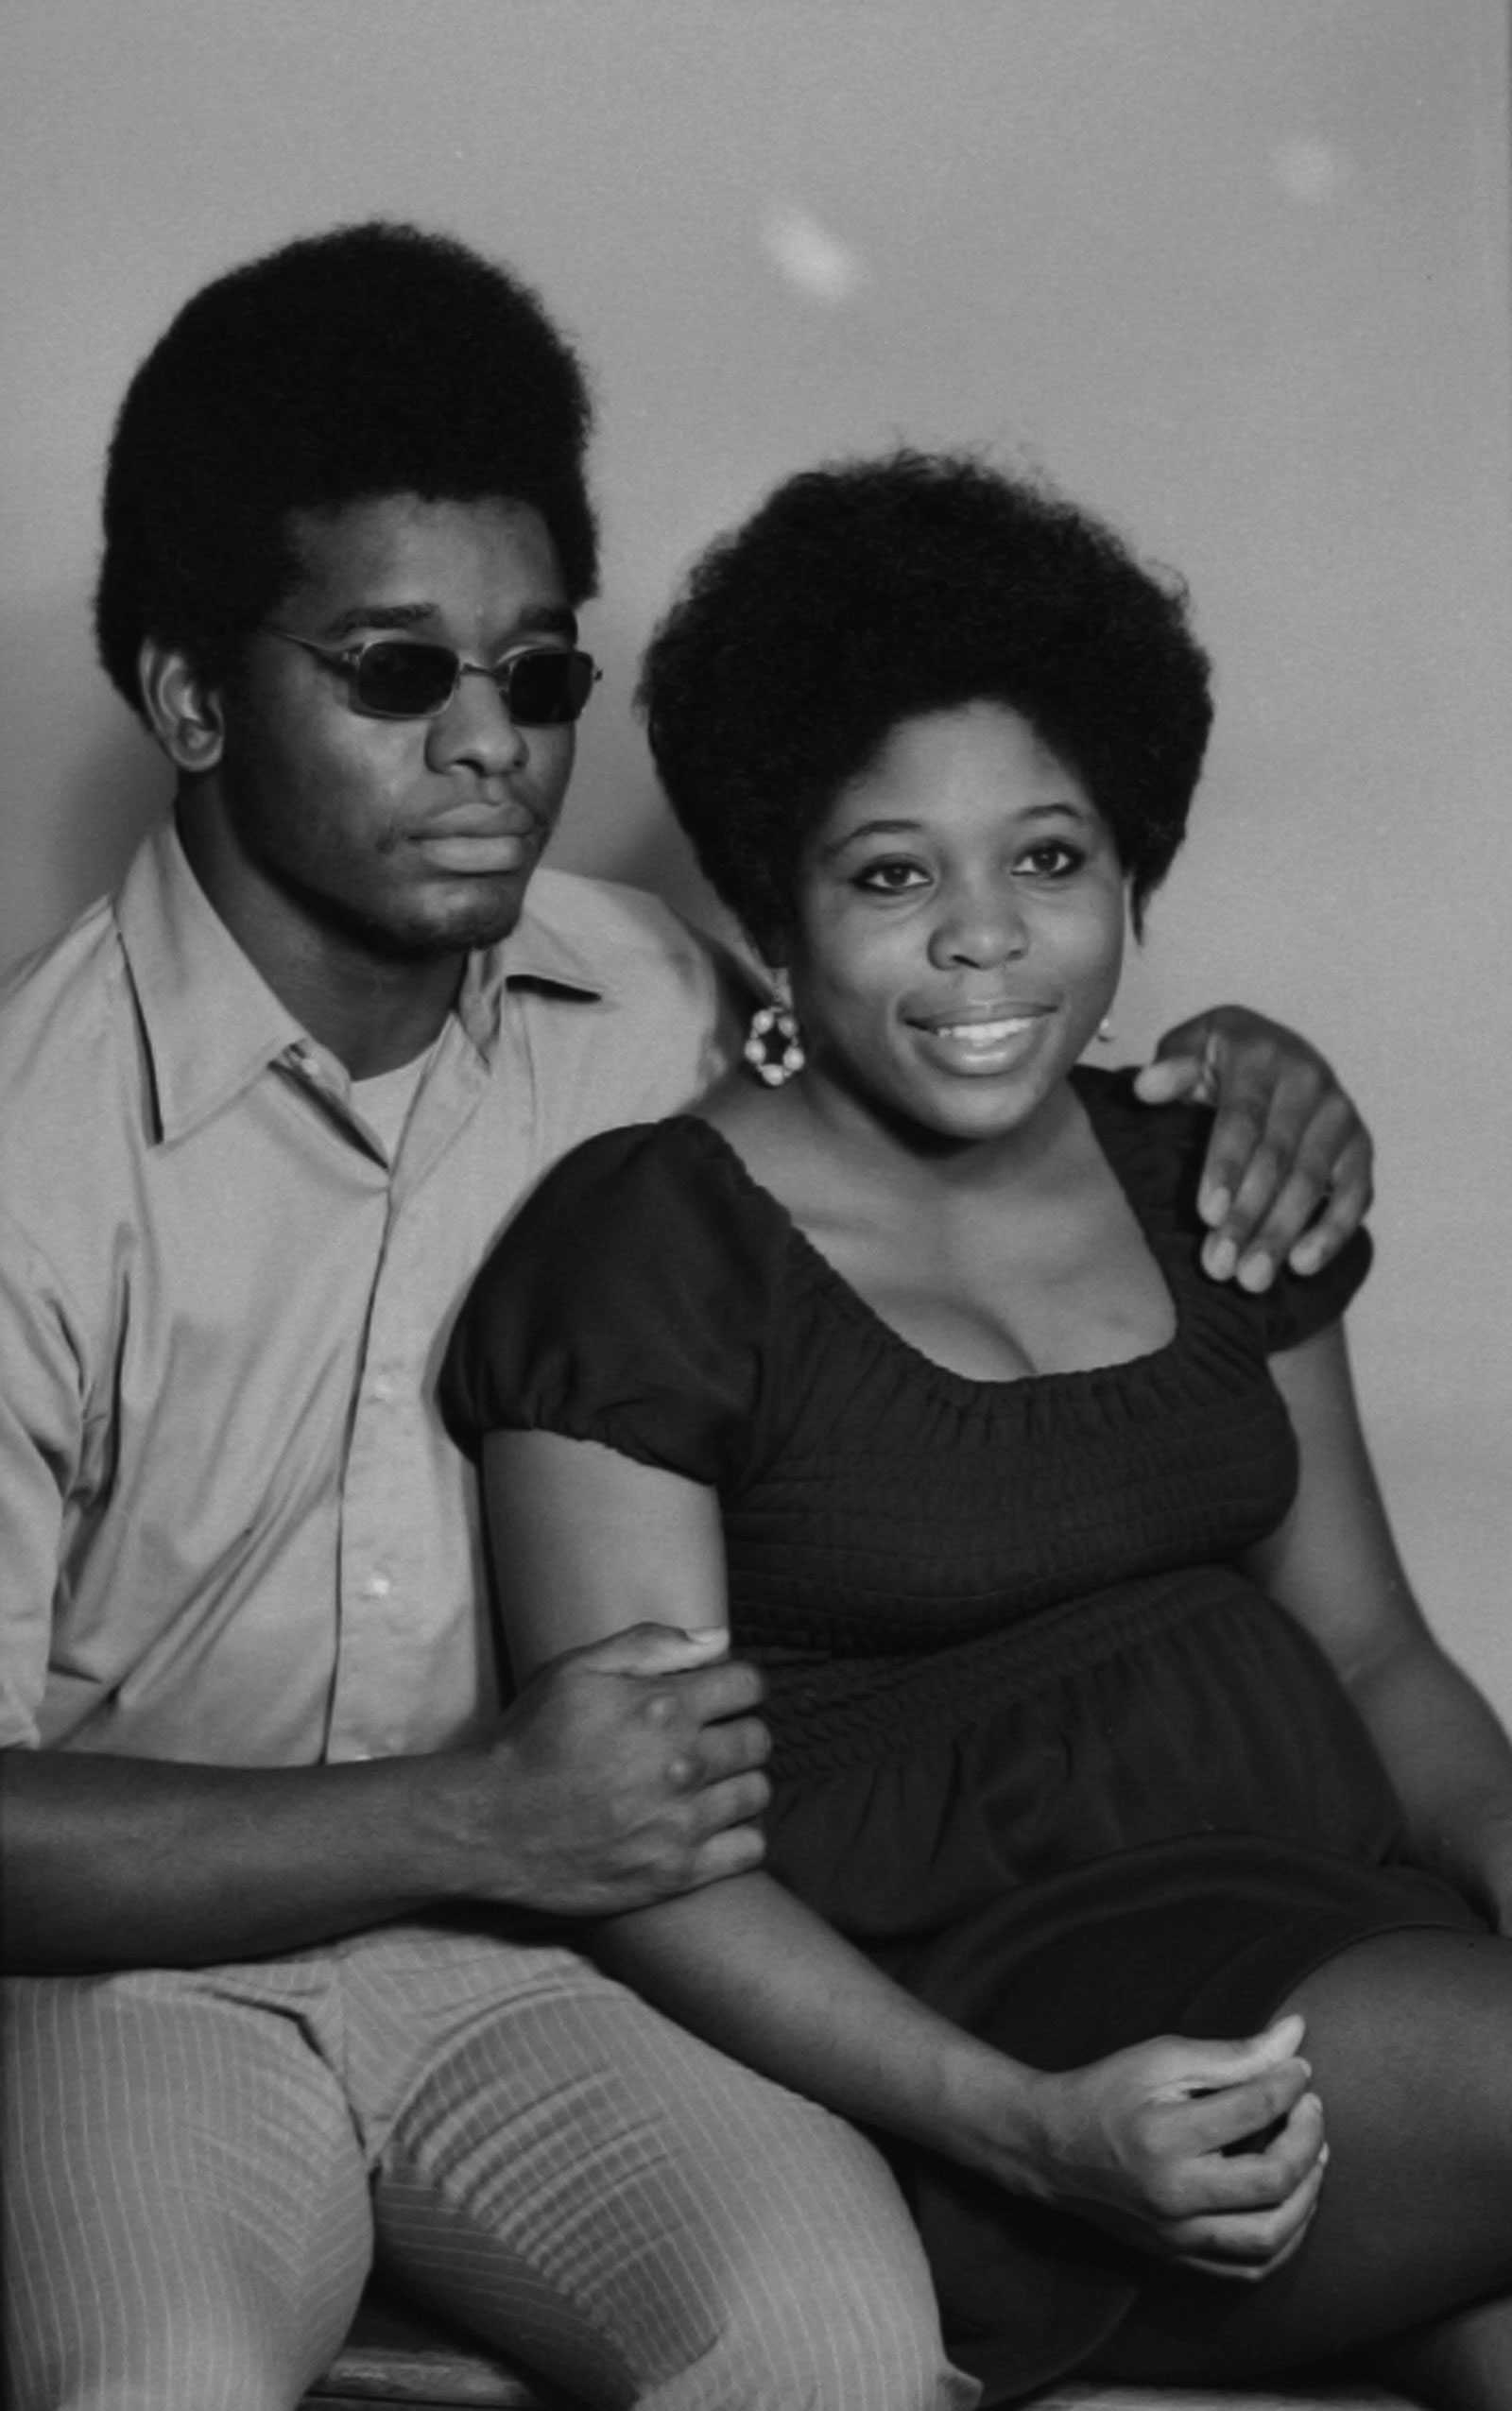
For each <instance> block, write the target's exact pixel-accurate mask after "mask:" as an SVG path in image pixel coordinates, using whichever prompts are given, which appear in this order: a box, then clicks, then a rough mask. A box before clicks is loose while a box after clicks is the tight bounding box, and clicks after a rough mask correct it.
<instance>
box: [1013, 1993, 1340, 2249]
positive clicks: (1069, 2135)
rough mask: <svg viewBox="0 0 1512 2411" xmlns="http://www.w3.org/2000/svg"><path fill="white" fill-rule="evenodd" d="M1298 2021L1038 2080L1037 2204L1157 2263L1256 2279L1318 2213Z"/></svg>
mask: <svg viewBox="0 0 1512 2411" xmlns="http://www.w3.org/2000/svg"><path fill="white" fill-rule="evenodd" d="M1301 2037H1302V2021H1301V2019H1300V2018H1298V2017H1288V2018H1282V2019H1281V2020H1280V2021H1279V2022H1278V2024H1275V2025H1273V2026H1271V2027H1270V2028H1269V2029H1268V2030H1267V2031H1266V2032H1265V2033H1264V2034H1262V2035H1258V2036H1256V2037H1255V2038H1254V2039H1253V2040H1252V2041H1247V2042H1191V2041H1184V2040H1181V2039H1179V2038H1177V2037H1174V2036H1167V2037H1164V2038H1162V2039H1161V2040H1160V2041H1155V2042H1144V2043H1139V2044H1137V2045H1136V2046H1135V2047H1134V2048H1133V2049H1132V2050H1128V2051H1121V2052H1118V2053H1116V2054H1115V2055H1114V2056H1113V2057H1112V2058H1108V2059H1099V2060H1096V2061H1094V2062H1093V2064H1092V2065H1091V2067H1087V2068H1075V2069H1073V2070H1071V2071H1070V2072H1069V2073H1068V2074H1066V2075H1037V2076H1036V2077H1035V2078H1034V2079H1033V2081H1032V2086H1031V2091H1030V2094H1029V2110H1030V2116H1031V2120H1032V2123H1033V2126H1034V2128H1035V2129H1036V2130H1037V2144H1036V2147H1035V2148H1034V2149H1033V2153H1032V2161H1033V2164H1032V2165H1031V2167H1030V2169H1029V2170H1028V2171H1027V2172H1022V2171H1021V2172H1020V2176H1019V2180H1018V2181H1019V2183H1020V2184H1021V2186H1022V2185H1024V2184H1025V2183H1026V2184H1027V2189H1028V2190H1029V2191H1031V2192H1032V2193H1033V2194H1034V2195H1035V2196H1036V2197H1037V2198H1039V2199H1040V2200H1043V2201H1047V2202H1051V2203H1054V2205H1055V2206H1056V2207H1057V2209H1060V2210H1067V2211H1073V2212H1074V2213H1076V2214H1077V2215H1078V2216H1080V2217H1083V2218H1086V2219H1089V2220H1091V2222H1092V2223H1093V2224H1094V2225H1095V2226H1098V2227H1101V2228H1103V2229H1105V2230H1108V2231H1109V2232H1111V2233H1113V2234H1115V2235H1117V2236H1118V2237H1119V2238H1120V2239H1121V2240H1122V2241H1124V2242H1125V2243H1128V2244H1132V2245H1135V2246H1137V2247H1139V2248H1140V2249H1141V2250H1143V2251H1147V2252H1150V2253H1153V2254H1155V2255H1156V2256H1158V2257H1159V2258H1161V2259H1164V2260H1170V2261H1176V2262H1179V2263H1180V2265H1182V2266H1183V2267H1185V2268H1190V2269H1200V2270H1203V2271H1205V2272H1206V2273H1207V2274H1208V2275H1210V2276H1213V2277H1227V2278H1234V2279H1240V2280H1246V2281H1248V2282H1255V2281H1257V2280H1258V2279H1260V2278H1263V2277H1268V2276H1270V2274H1271V2273H1272V2271H1273V2270H1275V2269H1278V2268H1280V2266H1281V2265H1282V2263H1283V2262H1285V2261H1287V2260H1289V2259H1290V2257H1291V2255H1292V2253H1293V2252H1295V2251H1296V2250H1297V2247H1298V2245H1299V2244H1300V2243H1301V2241H1302V2238H1303V2236H1304V2235H1305V2234H1306V2232H1307V2229H1308V2226H1309V2224H1310V2222H1311V2220H1312V2217H1313V2213H1314V2210H1315V2209H1316V2207H1317V2198H1318V2190H1319V2187H1320V2186H1321V2184H1322V2181H1323V2171H1324V2167H1325V2164H1326V2162H1327V2157H1328V2155H1327V2150H1326V2148H1325V2145H1324V2142H1323V2112H1322V2107H1321V2105H1320V2103H1319V2101H1318V2099H1317V2096H1316V2094H1315V2093H1313V2092H1309V2090H1308V2084H1309V2077H1310V2073H1311V2072H1310V2070H1309V2068H1308V2065H1307V2062H1306V2060H1305V2059H1300V2058H1297V2044H1298V2043H1299V2042H1300V2041H1301Z"/></svg>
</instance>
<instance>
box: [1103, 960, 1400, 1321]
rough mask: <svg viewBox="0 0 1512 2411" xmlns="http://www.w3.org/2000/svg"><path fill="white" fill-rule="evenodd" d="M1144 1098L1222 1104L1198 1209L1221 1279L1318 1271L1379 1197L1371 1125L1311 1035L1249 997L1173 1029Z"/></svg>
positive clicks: (1205, 1254) (1210, 1268)
mask: <svg viewBox="0 0 1512 2411" xmlns="http://www.w3.org/2000/svg"><path fill="white" fill-rule="evenodd" d="M1136 1093H1137V1094H1139V1095H1140V1096H1141V1097H1143V1100H1144V1102H1145V1104H1147V1105H1169V1104H1171V1103H1172V1102H1173V1101H1175V1100H1176V1099H1177V1098H1182V1099H1184V1100H1186V1101H1187V1102H1188V1103H1191V1104H1196V1105H1211V1106H1213V1107H1215V1108H1216V1111H1217V1120H1216V1121H1215V1122H1214V1124H1213V1127H1212V1136H1211V1140H1210V1141H1209V1144H1208V1158H1207V1162H1206V1163H1205V1164H1204V1166H1203V1173H1202V1187H1201V1191H1200V1193H1199V1196H1198V1199H1197V1206H1198V1211H1199V1213H1200V1214H1201V1215H1202V1218H1203V1220H1204V1222H1206V1223H1207V1224H1208V1226H1209V1230H1210V1233H1211V1235H1210V1237H1209V1238H1208V1239H1207V1241H1206V1242H1205V1243H1204V1246H1203V1250H1202V1263H1203V1268H1204V1270H1205V1271H1207V1272H1208V1273H1210V1274H1211V1277H1212V1278H1213V1280H1214V1281H1228V1280H1229V1279H1230V1278H1237V1279H1238V1282H1239V1284H1240V1286H1241V1288H1244V1289H1250V1290H1263V1289H1267V1288H1269V1286H1270V1283H1271V1282H1272V1281H1273V1280H1274V1279H1275V1276H1276V1271H1277V1267H1278V1266H1280V1265H1282V1264H1289V1265H1290V1266H1291V1267H1292V1269H1293V1271H1294V1272H1300V1273H1309V1272H1317V1271H1319V1270H1320V1269H1321V1267H1322V1266H1324V1265H1326V1264H1327V1263H1328V1262H1329V1260H1330V1258H1331V1257H1332V1256H1336V1255H1337V1254H1338V1251H1339V1249H1341V1248H1342V1247H1343V1245H1344V1243H1345V1241H1346V1240H1347V1239H1348V1238H1349V1235H1350V1233H1351V1232H1352V1231H1354V1230H1355V1228H1356V1226H1357V1225H1358V1224H1359V1223H1360V1222H1361V1221H1362V1220H1363V1219H1364V1216H1365V1214H1366V1212H1367V1210H1368V1208H1369V1204H1370V1197H1371V1172H1370V1166H1371V1160H1372V1156H1373V1152H1374V1150H1373V1148H1372V1145H1371V1140H1370V1133H1369V1131H1368V1130H1367V1129H1366V1127H1365V1124H1364V1123H1363V1122H1362V1121H1361V1119H1360V1116H1359V1114H1358V1113H1357V1112H1356V1111H1355V1109H1354V1107H1353V1105H1352V1104H1351V1103H1350V1101H1349V1097H1348V1096H1347V1095H1346V1094H1345V1092H1344V1090H1343V1089H1342V1088H1341V1087H1340V1086H1339V1083H1338V1081H1337V1080H1336V1079H1335V1078H1334V1076H1333V1073H1332V1070H1331V1069H1330V1067H1329V1065H1328V1064H1327V1063H1326V1062H1325V1061H1324V1059H1323V1058H1322V1056H1321V1055H1319V1054H1318V1052H1317V1050H1316V1048H1315V1047H1312V1046H1309V1045H1308V1043H1307V1042H1306V1040H1305V1039H1301V1038H1298V1037H1297V1035H1296V1033H1295V1031H1292V1030H1288V1029H1282V1028H1281V1027H1280V1024H1279V1023H1276V1022H1267V1021H1266V1020H1265V1019H1264V1018H1263V1015H1261V1014H1259V1013H1251V1012H1249V1011H1248V1010H1247V1009H1246V1007H1244V1006H1243V1005H1220V1006H1217V1007H1215V1008H1214V1009H1213V1010H1212V1011H1211V1012H1208V1013H1198V1014H1197V1015H1196V1016H1195V1018H1194V1020H1192V1021H1190V1022H1182V1023H1181V1025H1179V1027H1178V1028H1177V1029H1173V1030H1167V1032H1166V1034H1165V1036H1164V1037H1163V1038H1162V1039H1161V1041H1160V1045H1159V1046H1158V1047H1157V1049H1156V1052H1155V1059H1154V1061H1153V1062H1151V1063H1147V1064H1146V1065H1145V1067H1144V1069H1143V1071H1142V1072H1141V1074H1140V1076H1139V1078H1138V1081H1137V1082H1136Z"/></svg>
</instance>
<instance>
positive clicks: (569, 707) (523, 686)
mask: <svg viewBox="0 0 1512 2411" xmlns="http://www.w3.org/2000/svg"><path fill="white" fill-rule="evenodd" d="M593 677H594V670H593V659H592V656H591V655H589V654H587V653H569V652H562V651H559V650H558V649H555V648H553V647H552V646H541V648H540V650H539V651H532V652H529V653H517V654H516V655H515V657H514V659H513V661H512V662H510V663H508V664H507V679H506V680H505V684H504V694H505V708H506V710H507V712H508V715H509V717H510V719H511V720H515V721H517V722H518V723H519V725H520V726H521V727H522V728H525V729H554V728H559V727H560V726H561V725H562V723H563V722H564V721H567V720H576V717H577V715H578V714H579V713H580V712H581V710H582V708H583V705H584V704H585V703H586V702H587V700H588V698H589V697H590V696H591V695H592V693H593Z"/></svg>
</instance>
